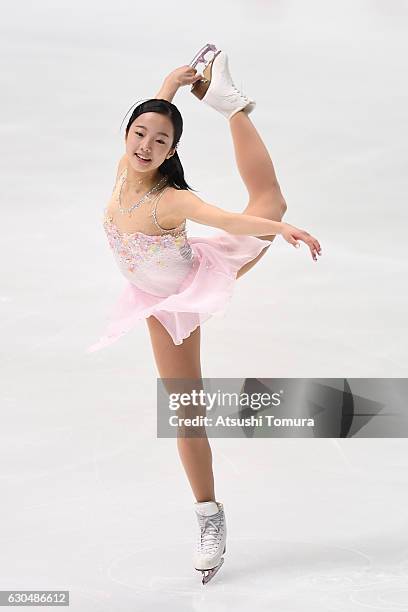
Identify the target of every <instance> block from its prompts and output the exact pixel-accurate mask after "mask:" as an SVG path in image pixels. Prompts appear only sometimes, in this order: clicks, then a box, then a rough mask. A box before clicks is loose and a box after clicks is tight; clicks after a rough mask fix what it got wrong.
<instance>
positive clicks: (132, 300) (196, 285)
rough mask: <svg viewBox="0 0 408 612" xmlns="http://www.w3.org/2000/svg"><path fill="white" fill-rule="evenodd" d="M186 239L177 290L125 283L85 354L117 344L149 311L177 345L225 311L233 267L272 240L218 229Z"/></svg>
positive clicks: (236, 270)
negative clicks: (188, 258) (184, 268)
mask: <svg viewBox="0 0 408 612" xmlns="http://www.w3.org/2000/svg"><path fill="white" fill-rule="evenodd" d="M189 243H190V245H191V249H192V251H193V255H194V259H193V261H194V266H193V267H192V268H191V271H190V272H189V273H188V274H187V276H186V278H185V279H184V281H183V282H182V284H181V286H180V287H179V288H178V289H177V291H176V292H175V293H172V294H171V295H168V296H167V297H160V296H157V295H152V294H151V293H148V292H146V291H143V290H142V289H140V288H139V287H137V286H136V285H134V284H132V283H131V282H130V281H127V282H126V285H125V287H124V289H123V291H122V293H121V295H120V296H119V299H118V301H117V302H116V304H115V305H114V307H113V309H112V311H111V312H110V314H109V315H108V324H107V326H106V329H105V331H104V334H103V335H102V337H100V338H99V340H98V341H97V342H96V343H94V344H92V345H91V346H89V347H87V348H86V352H87V353H92V352H94V351H97V350H99V349H101V348H103V347H105V346H108V345H110V344H112V343H113V342H116V340H118V338H120V337H121V336H123V335H124V334H126V333H127V332H128V331H129V330H130V329H132V328H133V327H134V326H135V325H136V324H137V323H138V322H139V321H140V320H142V319H146V318H147V317H150V316H151V315H154V316H155V317H156V318H157V319H158V320H159V321H160V322H161V323H162V325H163V326H164V327H165V328H166V330H167V331H168V333H169V334H170V336H171V338H172V340H173V342H174V344H181V343H182V342H183V340H184V339H185V338H187V337H188V336H189V335H190V334H191V332H192V331H194V330H195V329H196V328H197V327H198V326H199V325H201V324H202V323H204V322H205V321H207V320H208V319H209V318H210V317H212V316H222V315H224V314H225V310H226V308H227V306H228V303H229V301H230V299H231V296H232V293H233V289H234V285H235V282H236V275H237V273H238V270H239V269H240V268H241V267H242V266H243V265H244V264H246V263H247V262H249V261H252V260H253V259H254V258H255V257H257V255H259V253H261V251H262V250H263V249H265V248H266V247H267V246H269V245H270V244H271V241H270V240H266V239H261V238H257V237H255V236H241V235H240V236H237V235H233V234H228V233H227V232H222V233H221V234H217V235H215V236H210V237H192V238H189Z"/></svg>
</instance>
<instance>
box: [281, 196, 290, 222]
mask: <svg viewBox="0 0 408 612" xmlns="http://www.w3.org/2000/svg"><path fill="white" fill-rule="evenodd" d="M287 210H288V205H287V204H286V200H285V198H284V197H282V200H281V203H280V211H281V217H283V215H284V214H285V212H286V211H287Z"/></svg>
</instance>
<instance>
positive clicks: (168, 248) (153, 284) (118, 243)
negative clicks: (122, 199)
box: [103, 173, 194, 296]
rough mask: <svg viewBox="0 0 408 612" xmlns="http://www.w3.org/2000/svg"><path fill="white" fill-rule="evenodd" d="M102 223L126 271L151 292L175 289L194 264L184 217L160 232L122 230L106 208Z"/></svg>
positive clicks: (117, 257) (143, 288)
mask: <svg viewBox="0 0 408 612" xmlns="http://www.w3.org/2000/svg"><path fill="white" fill-rule="evenodd" d="M122 177H123V173H122V175H121V177H120V178H122ZM115 189H116V187H115ZM114 193H115V190H114ZM155 221H156V219H155ZM156 223H157V221H156ZM103 227H104V229H105V232H106V235H107V238H108V242H109V246H110V247H111V249H112V251H113V254H114V257H115V259H116V262H117V264H118V266H119V268H120V270H121V272H122V273H123V275H124V276H125V277H126V278H127V279H128V280H129V281H130V282H132V283H133V284H134V285H136V286H137V287H139V288H140V289H142V290H144V291H146V292H148V293H151V294H153V295H158V296H167V295H171V294H172V293H175V292H176V291H177V289H178V288H179V286H180V285H181V283H182V282H183V280H184V279H185V277H186V276H187V274H188V273H189V272H190V270H191V268H192V266H193V263H194V254H193V251H192V249H191V246H190V244H189V242H188V238H187V232H186V223H185V221H184V222H183V223H182V224H181V225H179V226H178V227H176V228H174V229H172V230H164V229H163V230H162V233H161V234H158V235H149V234H144V233H143V232H132V233H126V232H120V231H119V229H118V227H117V226H116V224H115V223H114V221H113V217H112V216H111V215H110V214H109V213H108V211H107V209H105V216H104V221H103Z"/></svg>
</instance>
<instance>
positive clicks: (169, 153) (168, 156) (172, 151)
mask: <svg viewBox="0 0 408 612" xmlns="http://www.w3.org/2000/svg"><path fill="white" fill-rule="evenodd" d="M175 152H176V149H170V151H169V152H168V153H167V157H166V159H170V157H173V155H174V154H175Z"/></svg>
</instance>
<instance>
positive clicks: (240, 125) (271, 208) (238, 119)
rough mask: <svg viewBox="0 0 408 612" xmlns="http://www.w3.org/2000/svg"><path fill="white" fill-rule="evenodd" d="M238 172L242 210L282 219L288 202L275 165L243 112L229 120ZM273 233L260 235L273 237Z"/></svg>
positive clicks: (244, 268) (254, 261) (243, 269)
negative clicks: (242, 190)
mask: <svg viewBox="0 0 408 612" xmlns="http://www.w3.org/2000/svg"><path fill="white" fill-rule="evenodd" d="M229 125H230V129H231V135H232V140H233V144H234V151H235V159H236V163H237V167H238V171H239V173H240V175H241V178H242V180H243V182H244V184H245V187H246V188H247V191H248V195H249V202H248V204H247V206H246V208H245V209H244V210H243V213H245V214H248V215H254V216H256V217H265V218H267V219H272V220H273V221H281V220H282V217H283V215H284V214H285V212H286V209H287V205H286V201H285V198H284V197H283V195H282V192H281V189H280V186H279V183H278V179H277V177H276V173H275V168H274V166H273V162H272V159H271V157H270V155H269V153H268V150H267V148H266V146H265V144H264V142H263V141H262V138H261V137H260V135H259V133H258V131H257V129H256V128H255V126H254V124H253V123H252V121H251V119H250V118H249V117H248V115H247V113H246V112H244V111H239V112H238V113H235V115H233V117H231V119H230V120H229ZM275 237H276V236H274V235H273V236H262V238H266V239H268V240H274V238H275ZM267 248H268V247H266V248H265V249H264V250H263V251H262V252H261V253H260V254H259V255H258V257H256V258H255V259H253V260H252V261H250V262H248V263H247V264H245V265H244V266H243V267H242V268H241V269H240V270H239V271H238V274H237V278H239V277H240V276H242V274H244V273H245V272H247V271H248V270H250V269H251V268H252V267H253V266H254V265H255V264H256V262H257V261H259V259H260V258H261V257H263V255H264V254H265V253H266V251H267Z"/></svg>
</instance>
